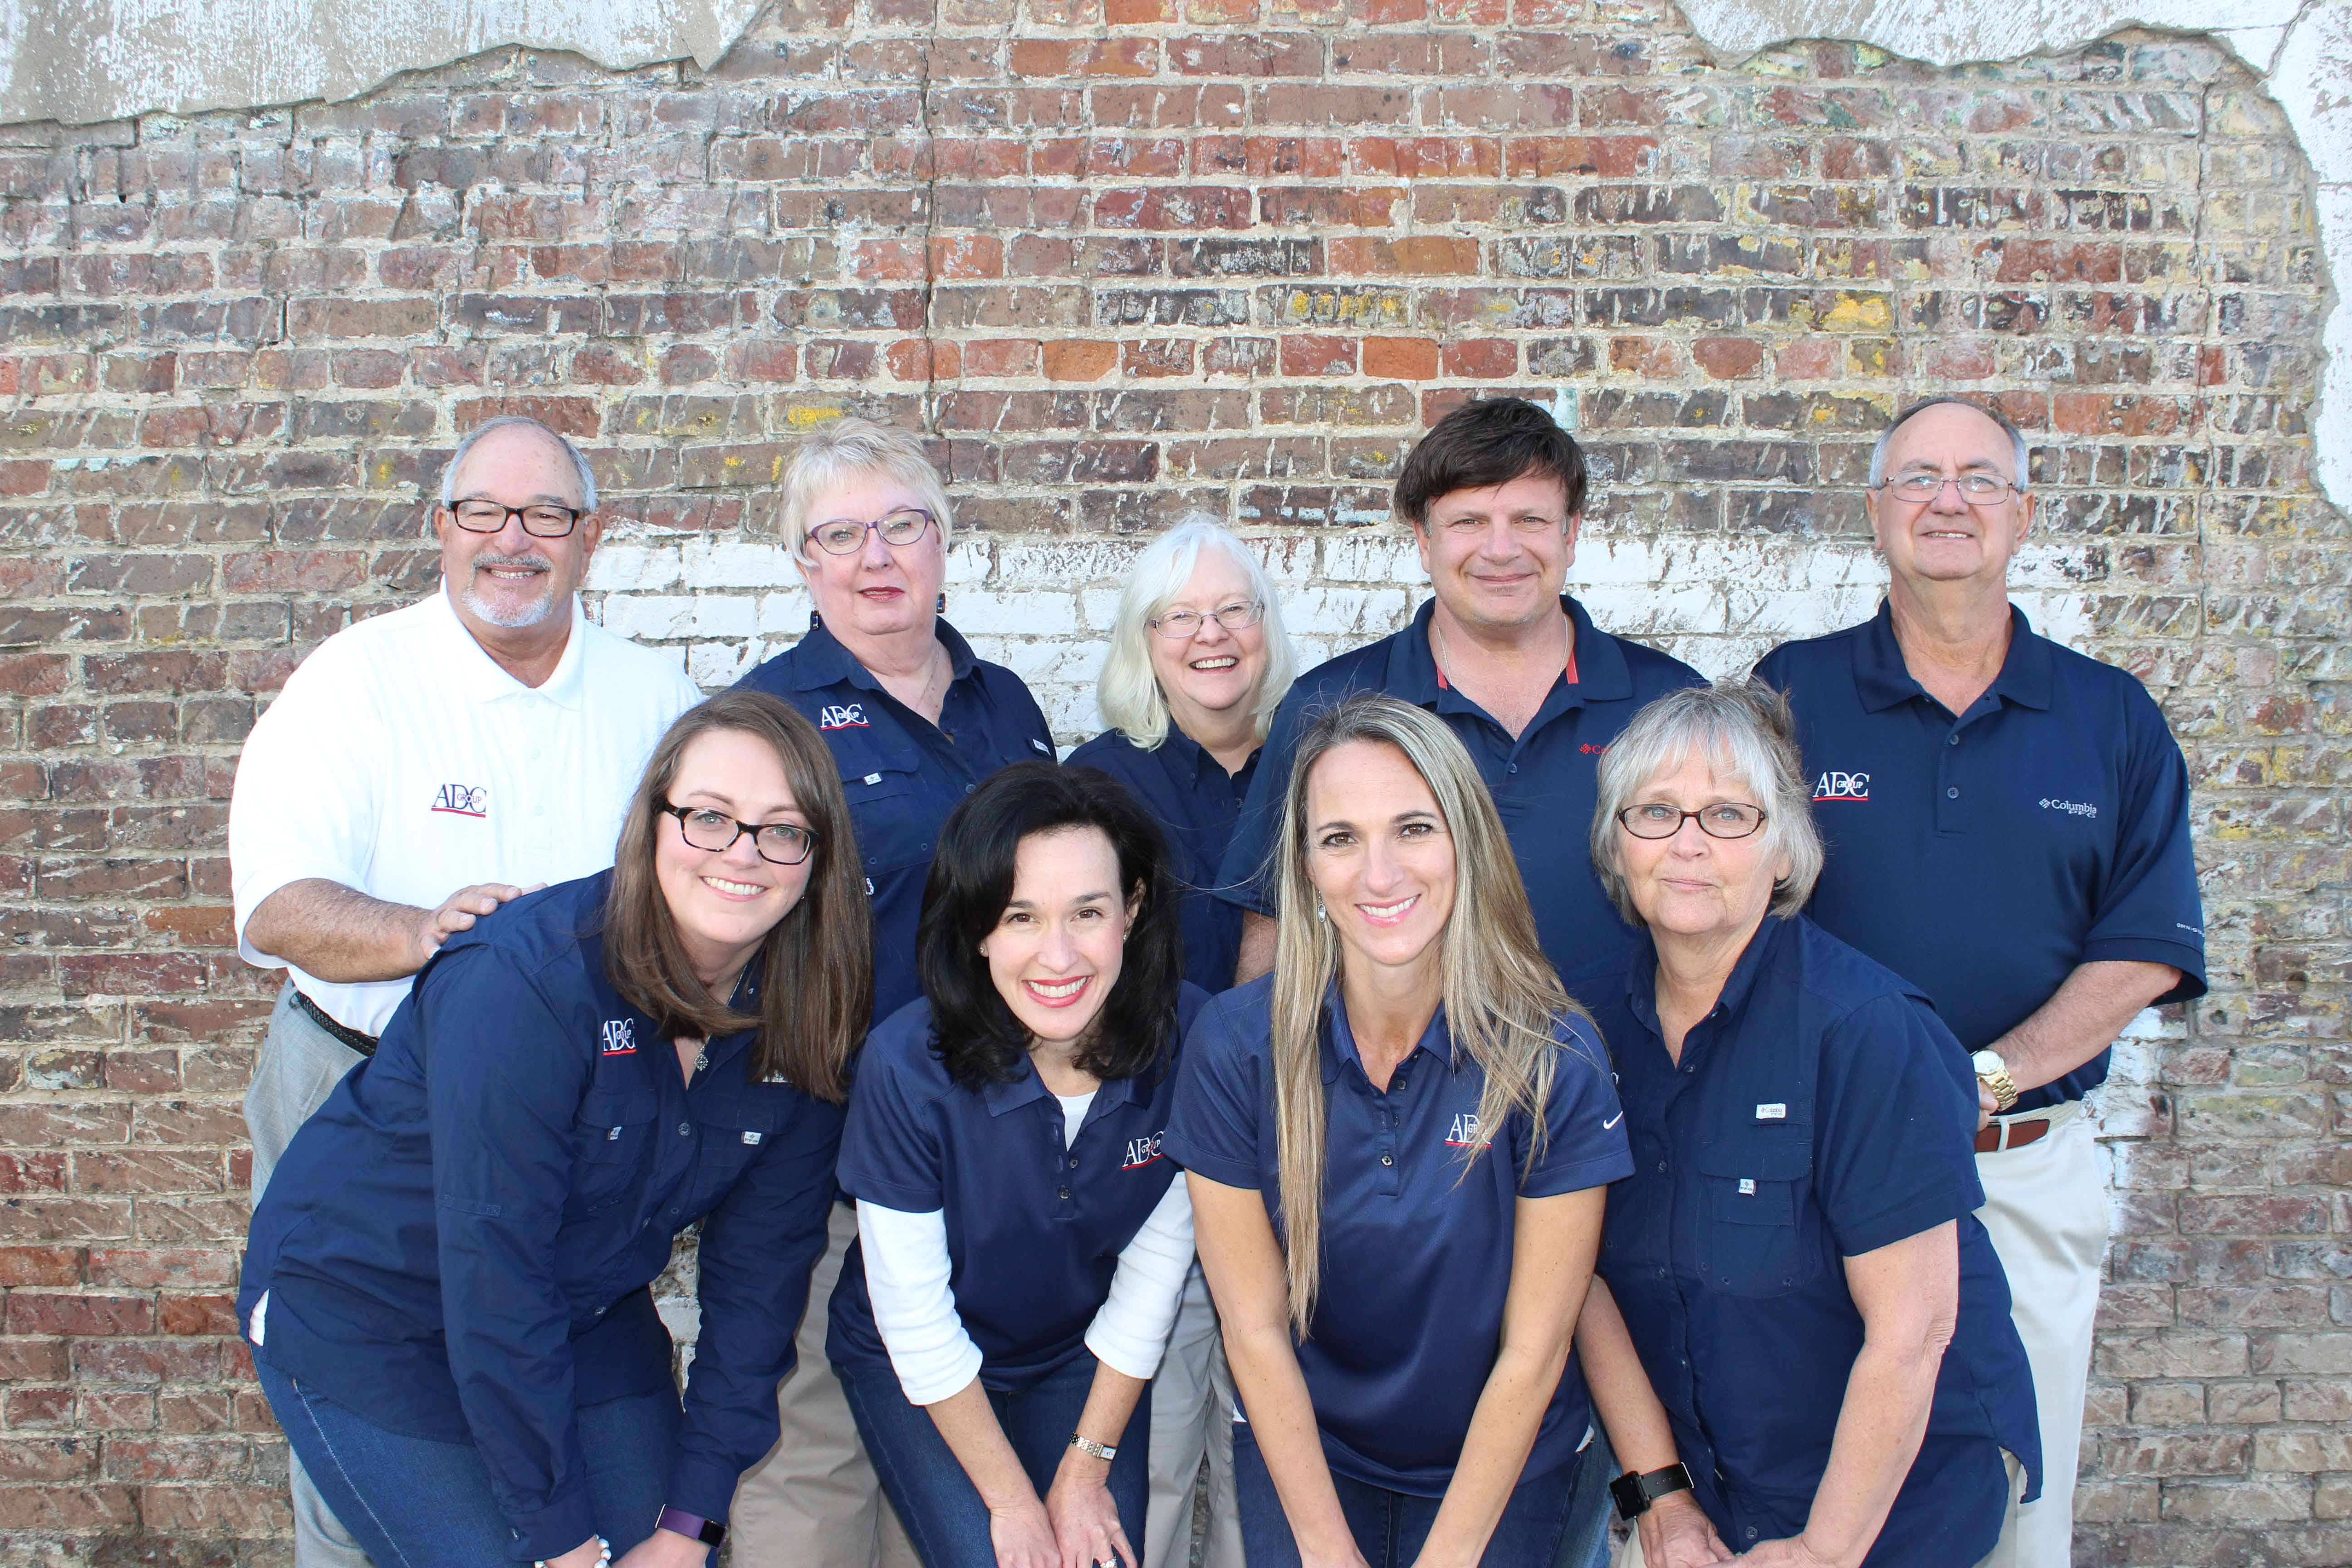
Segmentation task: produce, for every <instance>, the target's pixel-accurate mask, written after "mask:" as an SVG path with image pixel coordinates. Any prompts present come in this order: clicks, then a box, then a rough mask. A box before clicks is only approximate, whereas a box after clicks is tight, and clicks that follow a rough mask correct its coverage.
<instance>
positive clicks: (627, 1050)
mask: <svg viewBox="0 0 2352 1568" xmlns="http://www.w3.org/2000/svg"><path fill="white" fill-rule="evenodd" d="M598 1027H599V1028H600V1029H601V1030H602V1031H603V1034H604V1049H603V1050H601V1051H599V1052H598V1053H597V1054H598V1055H599V1056H607V1057H633V1056H635V1055H636V1054H637V1031H636V1029H635V1026H633V1025H632V1024H630V1022H629V1021H628V1020H627V1019H626V1018H607V1019H605V1020H604V1023H603V1024H601V1025H599V1026H598Z"/></svg>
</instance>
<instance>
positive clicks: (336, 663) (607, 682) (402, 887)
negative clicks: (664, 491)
mask: <svg viewBox="0 0 2352 1568" xmlns="http://www.w3.org/2000/svg"><path fill="white" fill-rule="evenodd" d="M701 699H702V693H701V692H700V691H699V690H698V689H697V688H696V687H695V684H694V682H693V681H691V680H690V679H688V678H687V675H686V672H685V671H684V670H682V669H680V668H678V667H677V665H676V664H674V663H672V662H671V661H670V660H669V659H667V658H664V657H663V656H662V655H660V654H659V653H656V652H655V651H654V650H652V649H650V648H642V647H637V646H636V645H635V643H632V642H630V641H628V640H627V639H626V638H625V637H616V636H614V634H613V633H611V632H608V631H606V630H604V628H603V627H602V626H592V625H590V624H589V622H588V620H587V617H586V616H583V615H582V614H581V611H580V601H579V599H578V598H577V597H576V596H575V597H574V598H573V600H572V636H571V639H570V640H569V641H568V642H566V643H565V644H564V647H563V658H562V661H561V662H560V663H558V664H557V665H556V667H555V672H554V673H553V674H552V675H551V676H549V677H548V679H547V681H546V683H545V684H543V685H541V686H538V687H530V686H525V685H524V684H523V683H522V682H520V681H519V680H517V679H515V678H514V677H513V676H511V675H509V674H508V673H507V672H506V671H505V670H504V669H503V668H499V664H498V662H497V661H496V660H494V659H492V658H490V656H489V655H488V654H487V653H485V652H483V651H482V647H481V645H480V644H479V643H478V642H476V641H475V640H474V637H473V634H472V633H470V632H468V631H467V629H466V626H465V623H463V622H462V621H460V620H458V618H457V611H456V609H455V608H453V607H452V606H451V605H450V603H449V598H448V591H447V588H446V584H445V585H444V587H443V590H442V592H440V593H438V594H436V595H433V596H432V597H431V598H428V599H425V600H422V601H420V602H419V603H417V604H414V605H409V606H408V607H407V608H405V609H400V610H394V611H392V612H391V613H390V614H388V615H383V616H376V617H374V618H373V619H372V620H366V621H362V622H360V623H359V624H358V625H357V626H351V627H348V628H347V629H345V630H343V631H340V632H338V633H336V634H335V635H334V636H333V637H329V638H328V639H327V640H326V641H325V642H323V643H321V644H320V645H319V647H318V648H317V649H316V650H315V651H313V652H312V653H311V655H310V658H306V659H304V660H303V661H302V663H301V666H300V668H298V669H296V670H295V671H294V673H293V675H292V676H290V677H289V679H287V682H286V689H285V690H284V691H283V692H281V693H279V695H278V700H276V701H275V702H272V703H271V704H270V705H269V708H268V711H267V712H265V713H263V714H262V715H261V717H260V719H259V721H257V722H256V723H255V725H254V727H253V733H252V735H251V736H250V737H249V738H248V739H247V741H246V743H245V752H244V754H243V755H242V756H241V757H239V758H238V759H237V764H236V789H235V791H234V792H233V793H232V795H230V798H229V808H228V853H229V876H230V881H231V884H232V886H233V889H234V892H235V896H236V936H237V952H238V953H239V955H240V956H242V957H243V958H244V959H245V960H246V962H247V963H256V964H260V965H262V966H264V967H266V968H285V969H289V970H291V972H292V973H293V977H294V984H296V985H298V986H299V987H300V988H301V990H302V993H303V994H305V995H307V996H309V997H310V1000H312V1001H313V1002H316V1003H317V1004H318V1005H320V1007H321V1008H323V1009H324V1010H325V1011H326V1013H327V1015H328V1016H330V1017H331V1018H333V1019H334V1020H335V1021H336V1022H338V1023H340V1024H341V1025H343V1026H345V1027H347V1028H352V1029H357V1030H359V1031H361V1032H362V1033H363V1034H369V1035H379V1034H382V1033H383V1026H384V1025H385V1023H386V1022H387V1021H389V1020H390V1018H391V1017H392V1015H393V1010H394V1008H396V1007H398V1006H399V1005H400V1001H401V998H402V997H404V996H405V995H407V994H408V987H409V981H408V980H407V979H400V980H383V981H373V982H368V983H365V984H356V985H338V984H331V982H328V981H324V980H320V979H319V978H318V977H317V976H315V975H311V974H306V973H303V972H302V971H301V970H299V969H295V968H293V966H292V965H290V964H289V963H286V962H285V960H283V959H281V958H278V957H275V956H273V955H272V954H269V953H266V952H260V951H258V950H257V949H256V948H255V947H254V946H253V944H252V943H251V942H247V940H246V936H245V925H246V921H248V920H250V919H252V918H253V911H254V910H255V909H257V907H259V905H260V903H261V901H262V900H264V899H267V898H268V896H269V895H270V894H272V893H274V892H276V891H277V890H278V889H280V888H282V887H285V886H286V885H287V884H288V883H289V882H299V881H302V880H304V879H308V878H313V877H320V878H324V879H327V880H328V881H331V882H340V883H341V884H342V885H343V886H344V887H347V888H351V889H355V890H357V891H359V892H362V893H365V894H367V895H368V896H369V897H370V898H375V899H383V900H387V901H389V902H393V903H401V904H414V905H416V906H417V907H419V908H421V909H432V908H435V907H436V906H437V905H438V904H440V902H441V901H442V900H444V899H446V898H447V897H448V896H449V895H450V894H452V893H454V892H456V891H457V889H460V888H464V887H468V886H470V885H472V884H474V883H477V882H510V883H513V884H514V885H515V886H517V887H525V888H527V887H529V886H530V885H531V884H532V883H534V882H561V881H565V880H568V879H572V878H574V877H585V876H588V875H591V874H592V873H593V872H597V871H601V870H603V869H604V868H605V867H607V866H610V865H611V864H612V863H613V847H614V839H615V838H616V837H618V836H619V833H620V826H621V817H622V815H623V814H624V812H625V811H626V810H627V808H628V804H629V796H630V795H631V794H632V793H633V792H634V791H635V789H636V786H637V778H638V775H639V774H640V773H642V772H643V771H644V769H645V764H646V758H647V757H648V756H650V755H651V754H652V752H653V749H654V746H655V743H656V742H658V741H659V740H660V739H661V737H662V733H663V731H667V729H668V728H669V725H670V721H672V720H674V719H676V718H677V716H678V715H679V714H680V713H682V712H684V711H685V710H687V709H688V708H690V707H692V706H693V705H694V704H695V703H697V702H698V701H700V700H701Z"/></svg>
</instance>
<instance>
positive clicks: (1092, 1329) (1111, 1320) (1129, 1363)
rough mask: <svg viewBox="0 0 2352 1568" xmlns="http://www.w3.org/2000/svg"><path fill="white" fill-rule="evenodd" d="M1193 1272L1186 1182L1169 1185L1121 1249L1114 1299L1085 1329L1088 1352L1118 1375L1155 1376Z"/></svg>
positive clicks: (1113, 1275)
mask: <svg viewBox="0 0 2352 1568" xmlns="http://www.w3.org/2000/svg"><path fill="white" fill-rule="evenodd" d="M1190 1273H1192V1191H1191V1189H1189V1188H1188V1187H1186V1186H1185V1184H1183V1183H1182V1182H1181V1181H1177V1182H1171V1183H1169V1184H1168V1191H1167V1192H1166V1193H1164V1194H1161V1195H1160V1202H1159V1203H1158V1204H1157V1205H1154V1207H1153V1208H1152V1211H1151V1215H1150V1218H1148V1219H1146V1220H1145V1221H1144V1222H1143V1228H1142V1229H1141V1230H1139V1231H1137V1232H1136V1233H1135V1236H1134V1237H1133V1238H1132V1239H1131V1240H1129V1242H1128V1244H1127V1246H1126V1247H1123V1248H1121V1249H1120V1251H1119V1255H1118V1267H1117V1268H1114V1269H1112V1270H1111V1276H1110V1294H1109V1295H1108V1297H1106V1298H1105V1299H1104V1300H1103V1304H1102V1305H1101V1306H1100V1307H1099V1308H1097V1309H1096V1311H1095V1318H1094V1321H1093V1322H1091V1323H1089V1324H1087V1349H1088V1350H1090V1351H1092V1352H1094V1353H1095V1357H1096V1359H1097V1360H1098V1361H1100V1362H1102V1363H1104V1364H1105V1365H1107V1366H1108V1367H1110V1368H1111V1369H1112V1370H1113V1371H1115V1372H1123V1373H1127V1375H1128V1376H1129V1377H1139V1378H1144V1379H1146V1380H1149V1379H1150V1378H1151V1377H1153V1376H1155V1375H1157V1374H1158V1373H1159V1371H1160V1356H1161V1355H1162V1354H1164V1353H1165V1352H1166V1351H1167V1349H1168V1335H1169V1331H1171V1330H1172V1329H1174V1328H1175V1326H1176V1308H1177V1305H1178V1304H1179V1303H1180V1302H1181V1301H1182V1300H1183V1299H1184V1279H1185V1276H1187V1275H1188V1274H1190Z"/></svg>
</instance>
